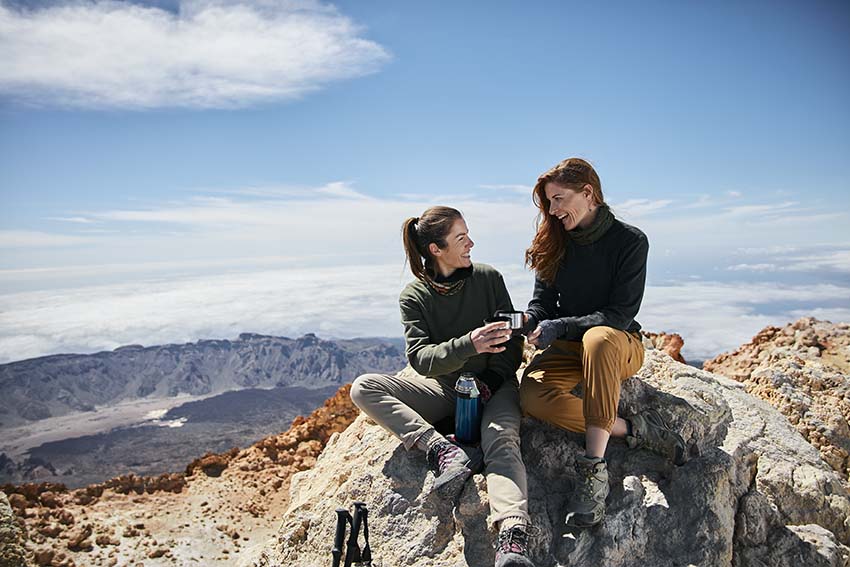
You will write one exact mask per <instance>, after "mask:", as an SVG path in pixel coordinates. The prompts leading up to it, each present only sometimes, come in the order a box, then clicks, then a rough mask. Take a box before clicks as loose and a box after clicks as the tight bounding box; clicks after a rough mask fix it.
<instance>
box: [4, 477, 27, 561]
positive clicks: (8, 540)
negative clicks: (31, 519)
mask: <svg viewBox="0 0 850 567" xmlns="http://www.w3.org/2000/svg"><path fill="white" fill-rule="evenodd" d="M26 564H27V563H26V554H25V552H24V546H23V534H22V533H21V528H20V526H18V522H17V519H16V518H15V515H14V514H13V513H12V507H11V506H10V505H9V499H8V498H6V495H5V494H4V493H2V492H0V567H25V566H26Z"/></svg>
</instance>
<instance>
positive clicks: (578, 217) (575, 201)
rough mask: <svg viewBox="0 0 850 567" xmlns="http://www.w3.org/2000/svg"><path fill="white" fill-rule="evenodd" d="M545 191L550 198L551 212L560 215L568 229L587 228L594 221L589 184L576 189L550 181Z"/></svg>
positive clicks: (559, 217)
mask: <svg viewBox="0 0 850 567" xmlns="http://www.w3.org/2000/svg"><path fill="white" fill-rule="evenodd" d="M543 191H544V193H546V198H547V199H549V214H550V215H552V216H555V217H558V219H560V221H561V224H563V225H564V228H565V229H566V230H573V229H575V228H576V227H578V228H587V227H589V226H590V225H591V223H592V222H593V217H594V216H595V214H594V213H593V211H592V210H591V209H592V207H593V193H592V192H591V189H590V186H589V185H585V186H584V189H582V190H581V191H574V190H572V189H567V188H566V187H564V186H563V185H558V184H557V183H555V182H553V181H550V182H548V183H547V184H546V185H545V186H544V187H543Z"/></svg>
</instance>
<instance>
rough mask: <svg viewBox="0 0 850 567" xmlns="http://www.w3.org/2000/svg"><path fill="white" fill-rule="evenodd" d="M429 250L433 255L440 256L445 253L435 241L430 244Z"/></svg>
mask: <svg viewBox="0 0 850 567" xmlns="http://www.w3.org/2000/svg"><path fill="white" fill-rule="evenodd" d="M428 252H430V253H431V255H432V256H440V255H442V253H443V251H442V250H440V247H439V246H437V244H436V243H434V242H432V243H431V244H429V245H428Z"/></svg>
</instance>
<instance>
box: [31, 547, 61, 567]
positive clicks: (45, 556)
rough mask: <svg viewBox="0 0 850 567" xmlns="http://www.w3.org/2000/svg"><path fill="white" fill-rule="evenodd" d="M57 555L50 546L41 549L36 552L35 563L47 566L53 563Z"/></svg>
mask: <svg viewBox="0 0 850 567" xmlns="http://www.w3.org/2000/svg"><path fill="white" fill-rule="evenodd" d="M54 555H56V552H55V551H53V550H52V549H50V548H47V549H39V550H38V551H36V552H35V563H36V565H41V566H46V565H50V564H51V563H53V556H54Z"/></svg>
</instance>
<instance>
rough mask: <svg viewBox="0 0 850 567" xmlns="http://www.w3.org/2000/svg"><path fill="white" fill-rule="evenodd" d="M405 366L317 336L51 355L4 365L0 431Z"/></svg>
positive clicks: (386, 347) (387, 351)
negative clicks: (138, 404)
mask: <svg viewBox="0 0 850 567" xmlns="http://www.w3.org/2000/svg"><path fill="white" fill-rule="evenodd" d="M405 363H406V359H405V357H404V354H403V352H402V350H401V349H400V348H399V347H398V346H396V345H393V344H390V342H388V341H385V340H380V339H350V340H335V341H327V340H322V339H320V338H318V337H316V336H315V335H313V334H307V335H305V336H303V337H301V338H298V339H289V338H286V337H270V336H265V335H256V334H250V333H243V334H242V335H240V336H239V339H238V340H235V341H229V340H204V341H198V342H196V343H187V344H183V345H163V346H155V347H147V348H146V347H141V346H137V345H133V346H125V347H120V348H118V349H115V350H114V351H112V352H99V353H96V354H86V355H78V354H61V355H54V356H45V357H40V358H34V359H31V360H23V361H20V362H13V363H9V364H3V365H0V390H2V392H3V397H2V399H0V427H3V428H5V427H12V426H15V425H19V424H21V423H25V422H28V421H37V420H40V419H45V418H47V417H52V416H60V415H65V414H68V413H73V412H78V411H91V410H93V409H95V407H96V406H104V405H110V404H114V403H116V402H118V401H122V400H135V399H138V398H166V397H173V396H177V395H179V394H191V395H207V394H216V393H221V392H225V391H229V390H240V389H246V388H269V387H276V386H302V387H305V388H323V387H328V386H338V385H342V384H346V383H348V382H351V381H352V380H354V378H356V377H357V376H358V375H360V374H362V373H364V372H366V371H371V372H374V371H378V372H396V371H398V370H399V369H400V368H402V367H404V365H405ZM2 465H3V463H2V462H0V466H2Z"/></svg>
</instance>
